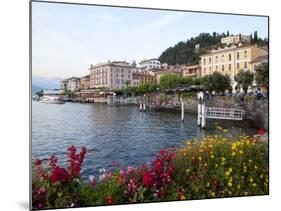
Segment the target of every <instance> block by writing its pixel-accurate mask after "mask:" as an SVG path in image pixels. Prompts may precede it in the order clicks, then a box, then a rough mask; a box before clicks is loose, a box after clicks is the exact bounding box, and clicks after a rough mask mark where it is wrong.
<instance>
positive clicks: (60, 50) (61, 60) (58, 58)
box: [32, 2, 268, 79]
mask: <svg viewBox="0 0 281 211" xmlns="http://www.w3.org/2000/svg"><path fill="white" fill-rule="evenodd" d="M267 28H268V25H267V18H265V17H253V16H236V15H218V14H206V13H192V12H175V11H159V10H144V9H131V8H116V7H115V8H113V7H101V6H84V5H69V4H50V3H41V2H33V3H32V44H33V46H32V53H33V55H32V59H33V61H32V69H33V76H34V77H40V78H46V79H54V78H56V79H58V78H66V77H71V76H82V75H85V74H88V73H89V70H88V67H89V66H90V64H95V63H99V62H106V61H108V60H125V59H126V61H128V62H131V61H132V60H133V59H135V60H136V62H139V61H140V60H142V59H145V58H154V57H158V56H160V54H161V52H163V51H164V50H165V49H166V48H168V47H170V46H174V45H175V44H176V43H177V42H179V41H186V40H187V39H188V38H190V37H194V36H197V35H198V34H199V33H201V32H208V33H212V32H214V31H215V32H219V33H222V32H226V31H227V30H229V32H230V33H231V34H239V33H241V34H246V35H248V34H250V33H253V32H254V31H255V30H257V31H258V34H259V36H261V37H263V38H264V37H268V34H267V33H268V32H267Z"/></svg>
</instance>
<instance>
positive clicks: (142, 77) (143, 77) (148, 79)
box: [133, 73, 156, 86]
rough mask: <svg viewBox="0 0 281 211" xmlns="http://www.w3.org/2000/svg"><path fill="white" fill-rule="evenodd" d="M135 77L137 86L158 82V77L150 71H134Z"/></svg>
mask: <svg viewBox="0 0 281 211" xmlns="http://www.w3.org/2000/svg"><path fill="white" fill-rule="evenodd" d="M133 78H134V82H136V84H134V85H135V86H138V85H141V84H155V83H156V77H155V76H153V75H151V74H149V73H133Z"/></svg>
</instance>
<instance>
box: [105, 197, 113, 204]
mask: <svg viewBox="0 0 281 211" xmlns="http://www.w3.org/2000/svg"><path fill="white" fill-rule="evenodd" d="M106 203H107V204H112V196H108V197H107V199H106Z"/></svg>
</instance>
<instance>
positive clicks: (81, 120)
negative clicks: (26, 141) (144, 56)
mask: <svg viewBox="0 0 281 211" xmlns="http://www.w3.org/2000/svg"><path fill="white" fill-rule="evenodd" d="M196 118H197V117H196V115H192V114H185V121H184V122H182V121H181V119H180V113H179V112H163V111H162V112H157V111H146V112H139V110H138V107H137V106H118V107H111V106H107V105H104V104H78V103H66V104H63V105H55V104H43V103H40V102H33V103H32V158H33V159H35V158H41V159H46V158H48V157H49V156H50V155H53V154H56V155H58V156H59V157H60V159H61V162H65V161H66V160H65V159H66V152H67V147H69V146H71V145H74V146H77V147H79V148H80V147H82V146H86V147H87V149H88V153H87V155H86V157H85V162H84V166H83V175H84V176H87V175H89V174H93V175H97V174H98V170H99V169H100V168H106V169H111V168H112V162H114V161H118V162H119V163H120V164H121V166H128V165H133V166H136V165H139V164H141V163H144V162H147V161H151V159H152V158H153V156H154V155H155V153H157V152H158V151H159V149H161V148H169V147H179V146H180V145H182V144H183V143H184V141H185V140H190V139H198V138H200V137H202V136H205V135H209V134H217V133H218V130H206V131H205V130H201V129H200V128H198V127H197V119H196ZM241 133H246V134H253V131H252V130H249V129H247V130H242V129H231V130H230V132H229V133H228V134H232V135H233V134H236V135H239V134H241ZM62 158H64V159H62Z"/></svg>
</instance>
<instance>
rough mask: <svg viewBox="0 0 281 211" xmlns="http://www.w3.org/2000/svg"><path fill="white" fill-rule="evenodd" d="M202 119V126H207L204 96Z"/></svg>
mask: <svg viewBox="0 0 281 211" xmlns="http://www.w3.org/2000/svg"><path fill="white" fill-rule="evenodd" d="M201 109H202V119H201V127H202V128H203V129H205V128H206V107H205V101H204V98H203V103H202V107H201Z"/></svg>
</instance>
